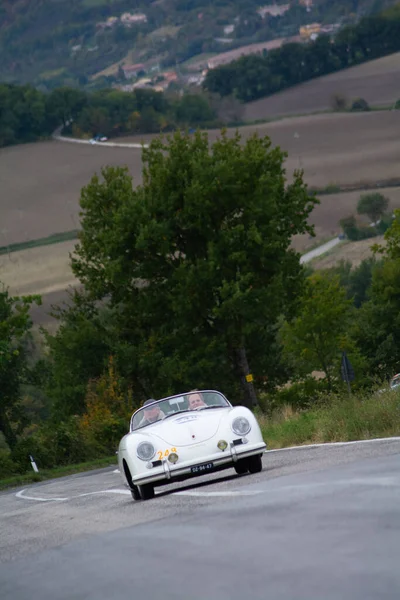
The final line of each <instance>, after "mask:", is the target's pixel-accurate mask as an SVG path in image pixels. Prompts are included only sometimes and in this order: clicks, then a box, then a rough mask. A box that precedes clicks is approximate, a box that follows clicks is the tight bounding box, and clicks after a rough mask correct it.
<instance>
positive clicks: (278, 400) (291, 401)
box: [269, 377, 326, 409]
mask: <svg viewBox="0 0 400 600" xmlns="http://www.w3.org/2000/svg"><path fill="white" fill-rule="evenodd" d="M325 392H326V382H325V381H324V380H323V379H314V378H313V377H308V378H307V379H305V380H303V381H299V382H295V383H292V384H291V385H290V386H288V387H285V388H282V389H280V390H277V391H276V392H275V393H273V394H271V395H270V396H269V406H270V407H271V409H277V408H280V407H283V406H287V405H289V406H291V407H293V408H306V407H309V406H312V405H313V404H314V403H315V402H317V401H318V399H319V398H320V396H321V394H323V393H325Z"/></svg>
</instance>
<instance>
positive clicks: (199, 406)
mask: <svg viewBox="0 0 400 600" xmlns="http://www.w3.org/2000/svg"><path fill="white" fill-rule="evenodd" d="M228 406H231V404H230V403H229V402H228V400H227V399H226V398H225V396H223V395H222V394H220V393H219V392H215V391H200V392H198V391H193V392H187V393H185V394H181V395H177V396H169V397H168V398H163V399H162V400H157V401H154V402H152V403H151V404H147V405H146V406H143V407H142V408H140V409H139V410H138V411H136V412H135V413H134V414H133V415H132V419H131V427H130V430H131V431H135V430H136V429H140V428H141V427H146V426H147V425H151V424H152V423H156V422H157V421H161V420H163V419H165V418H167V417H170V416H172V415H175V414H178V413H181V412H191V411H196V410H206V409H207V408H226V407H228Z"/></svg>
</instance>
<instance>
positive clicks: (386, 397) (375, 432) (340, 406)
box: [259, 391, 400, 449]
mask: <svg viewBox="0 0 400 600" xmlns="http://www.w3.org/2000/svg"><path fill="white" fill-rule="evenodd" d="M259 421H260V426H261V430H262V433H263V436H264V439H265V440H266V443H267V445H268V448H269V449H274V448H287V447H289V446H300V445H304V444H317V443H325V442H351V441H355V440H368V439H373V438H380V437H393V436H397V435H400V392H394V391H388V392H383V393H382V394H378V393H376V394H374V395H372V396H371V395H370V396H362V395H357V396H355V395H353V396H351V397H348V396H347V397H339V396H330V397H329V398H328V399H326V400H325V401H324V404H321V405H319V406H316V407H315V408H310V409H308V410H304V411H296V410H294V409H293V408H291V407H290V406H285V407H283V408H282V409H280V410H278V411H276V412H275V413H274V414H273V415H272V417H271V418H269V419H267V418H266V417H263V416H262V417H260V419H259Z"/></svg>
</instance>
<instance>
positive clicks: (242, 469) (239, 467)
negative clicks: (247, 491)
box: [234, 458, 249, 475]
mask: <svg viewBox="0 0 400 600" xmlns="http://www.w3.org/2000/svg"><path fill="white" fill-rule="evenodd" d="M234 469H235V471H236V473H237V474H238V475H244V474H245V473H247V471H248V470H249V466H248V462H247V460H246V459H245V458H242V459H241V460H238V461H237V463H236V464H235V465H234Z"/></svg>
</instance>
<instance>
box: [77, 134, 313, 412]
mask: <svg viewBox="0 0 400 600" xmlns="http://www.w3.org/2000/svg"><path fill="white" fill-rule="evenodd" d="M285 156H286V155H285V153H283V152H282V151H281V150H280V148H274V149H272V148H271V141H270V139H269V138H268V137H264V138H260V137H258V136H257V135H254V136H253V137H251V138H249V139H248V140H247V141H246V143H244V144H242V143H241V137H240V135H239V134H238V133H236V134H235V135H234V136H233V137H232V138H229V137H228V135H227V134H226V132H222V135H221V137H220V138H218V139H217V140H216V141H215V142H214V143H213V144H212V146H211V147H210V145H209V140H208V136H207V134H201V133H200V132H196V134H195V135H193V136H190V135H183V134H181V133H180V132H177V133H176V134H175V135H174V136H173V137H169V138H167V141H165V140H163V139H162V138H158V139H155V140H153V141H152V142H151V144H150V147H149V148H148V149H144V150H143V162H144V170H143V184H142V185H141V186H139V187H137V188H136V189H135V190H133V189H132V181H131V178H130V177H129V175H128V172H127V170H126V169H121V168H118V169H115V168H106V169H104V170H103V171H102V175H103V179H104V181H100V179H99V178H98V177H97V176H95V177H93V179H92V180H91V182H90V184H89V185H88V186H87V187H86V188H84V189H83V190H82V195H81V200H80V204H81V208H82V232H81V234H80V243H79V244H78V245H77V247H76V249H75V256H73V257H72V268H73V271H74V273H75V274H76V276H77V277H78V278H79V279H80V280H81V282H82V283H83V284H84V286H85V287H86V289H87V290H88V292H89V293H90V294H91V295H92V297H93V299H96V300H98V299H103V298H105V297H106V296H107V297H108V298H109V299H110V302H111V304H113V305H117V306H119V318H120V328H121V329H120V332H121V333H120V336H119V340H120V341H119V343H120V344H121V345H124V348H125V351H126V352H127V354H126V355H125V356H128V357H129V360H127V361H126V362H127V363H129V364H130V365H131V369H132V370H133V371H135V374H136V376H137V377H138V379H140V380H141V385H142V388H143V389H144V388H145V389H146V390H147V391H149V392H150V393H157V392H160V393H164V392H166V391H169V390H170V389H171V390H172V391H174V390H176V388H177V387H179V388H180V389H182V387H183V385H185V387H186V385H191V387H194V385H195V384H196V387H199V386H198V385H197V384H198V382H199V381H201V383H207V382H209V383H218V384H219V385H220V386H221V385H222V387H225V389H226V388H228V387H229V386H230V387H231V389H232V387H234V385H235V384H237V382H238V381H240V382H241V384H242V388H243V391H244V401H245V402H246V404H247V405H251V404H252V403H253V402H254V390H253V389H252V387H251V386H249V385H248V384H247V383H246V381H245V376H246V375H248V374H249V372H250V371H251V372H252V373H253V374H254V375H255V377H261V376H265V375H267V376H275V374H274V373H271V366H270V365H271V364H273V363H274V361H273V360H270V358H271V357H270V355H269V345H271V346H272V342H273V341H274V340H275V331H274V327H275V326H276V322H277V319H278V317H279V315H281V314H282V313H284V314H288V313H289V312H290V310H291V308H292V306H293V304H294V302H295V299H296V295H297V294H298V292H299V290H300V289H301V286H302V284H303V279H304V278H303V269H302V267H301V265H300V263H299V255H298V254H297V253H296V252H295V251H294V250H292V249H291V247H290V246H291V240H292V236H293V235H294V234H296V233H303V232H306V231H307V232H309V233H313V229H312V227H311V226H310V225H309V224H308V217H309V214H310V212H311V211H312V209H313V207H314V205H315V204H316V203H318V200H316V199H315V198H314V197H310V196H309V194H308V191H307V187H306V185H305V184H304V182H303V178H302V173H301V172H295V173H294V176H293V181H292V182H291V183H287V182H286V179H285V172H284V168H283V161H284V158H285ZM121 354H122V351H119V352H117V353H116V355H117V356H118V355H119V356H121ZM273 358H274V357H273ZM119 360H121V359H119ZM250 364H251V369H250ZM274 368H275V366H274Z"/></svg>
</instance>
